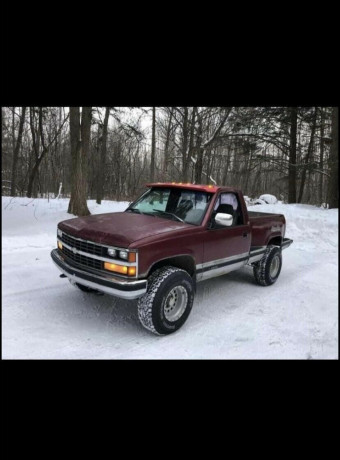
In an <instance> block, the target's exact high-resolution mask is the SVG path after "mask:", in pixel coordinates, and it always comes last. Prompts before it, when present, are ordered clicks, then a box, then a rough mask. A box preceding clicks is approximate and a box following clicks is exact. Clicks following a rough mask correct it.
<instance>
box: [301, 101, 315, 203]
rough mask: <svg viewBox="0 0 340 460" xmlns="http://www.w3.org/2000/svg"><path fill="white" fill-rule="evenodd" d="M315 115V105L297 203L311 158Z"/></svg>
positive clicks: (303, 186)
mask: <svg viewBox="0 0 340 460" xmlns="http://www.w3.org/2000/svg"><path fill="white" fill-rule="evenodd" d="M316 116H317V108H316V107H315V109H314V116H313V122H312V130H311V135H310V140H309V145H308V151H307V155H306V158H305V161H304V163H305V164H304V165H302V166H303V170H302V175H301V183H300V191H299V197H298V203H301V201H302V195H303V191H304V188H305V182H306V175H307V166H308V163H309V162H310V160H311V156H312V152H313V144H314V135H315V129H316Z"/></svg>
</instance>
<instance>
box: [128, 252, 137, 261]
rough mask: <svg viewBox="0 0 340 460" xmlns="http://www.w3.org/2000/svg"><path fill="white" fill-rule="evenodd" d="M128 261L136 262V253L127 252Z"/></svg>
mask: <svg viewBox="0 0 340 460" xmlns="http://www.w3.org/2000/svg"><path fill="white" fill-rule="evenodd" d="M129 262H136V253H135V252H129Z"/></svg>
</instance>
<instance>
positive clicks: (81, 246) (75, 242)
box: [60, 232, 106, 257]
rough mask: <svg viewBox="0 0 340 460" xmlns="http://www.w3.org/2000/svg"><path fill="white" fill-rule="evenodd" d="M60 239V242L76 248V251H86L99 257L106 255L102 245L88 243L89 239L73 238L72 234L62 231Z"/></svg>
mask: <svg viewBox="0 0 340 460" xmlns="http://www.w3.org/2000/svg"><path fill="white" fill-rule="evenodd" d="M60 239H61V241H62V242H64V243H66V244H68V245H69V246H72V247H73V248H76V249H78V251H83V252H87V253H88V254H94V255H96V256H100V257H103V256H105V255H106V253H104V251H105V248H104V247H103V246H99V245H98V244H95V243H90V242H89V241H85V240H80V239H77V238H74V237H73V236H71V235H67V234H66V233H64V232H63V235H62V237H61V238H60Z"/></svg>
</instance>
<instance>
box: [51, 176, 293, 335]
mask: <svg viewBox="0 0 340 460" xmlns="http://www.w3.org/2000/svg"><path fill="white" fill-rule="evenodd" d="M146 187H147V189H146V191H145V192H144V193H143V194H142V195H141V196H140V197H139V198H138V199H137V200H135V201H134V202H133V203H131V204H130V205H129V206H128V208H127V209H126V210H125V211H124V212H116V213H107V214H99V215H98V214H97V215H91V216H87V217H78V218H73V219H68V220H64V221H62V222H60V223H59V224H58V228H57V248H56V249H54V250H52V252H51V257H52V260H53V262H54V263H55V264H56V266H57V267H58V268H59V270H61V272H62V274H61V275H60V277H67V278H68V279H69V281H70V282H71V284H73V285H75V286H77V287H78V288H79V289H81V290H82V291H84V292H97V293H107V294H111V295H113V296H117V297H121V298H125V299H136V298H138V317H139V320H140V322H141V323H142V325H143V326H144V327H145V328H146V329H148V330H149V331H151V332H153V333H155V334H158V335H165V334H170V333H173V332H175V331H177V330H178V329H179V328H180V327H181V326H182V325H183V324H184V323H185V321H186V320H187V318H188V316H189V314H190V312H191V309H192V306H193V302H194V295H195V291H196V283H198V282H200V281H202V280H206V279H208V278H212V277H215V276H219V275H224V274H226V273H228V272H231V271H233V270H237V269H240V268H241V267H243V266H244V265H246V264H248V265H250V266H252V267H253V272H254V278H255V281H256V282H257V283H258V284H260V285H261V286H270V285H272V284H273V283H275V282H276V281H277V279H278V277H279V274H280V271H281V267H282V250H283V249H285V248H287V247H288V246H289V245H290V244H291V243H292V240H290V239H288V238H285V230H286V221H285V218H284V216H283V215H282V214H269V213H260V212H250V211H248V210H247V207H246V204H245V201H244V198H243V194H242V192H241V191H240V190H237V189H235V188H231V187H221V186H215V185H193V184H182V183H175V182H167V183H151V184H147V186H146Z"/></svg>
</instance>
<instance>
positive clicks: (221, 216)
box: [215, 212, 233, 227]
mask: <svg viewBox="0 0 340 460" xmlns="http://www.w3.org/2000/svg"><path fill="white" fill-rule="evenodd" d="M215 222H216V223H217V224H219V225H223V227H230V226H231V225H232V224H233V216H232V215H231V214H225V213H224V212H218V213H217V214H216V216H215Z"/></svg>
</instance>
